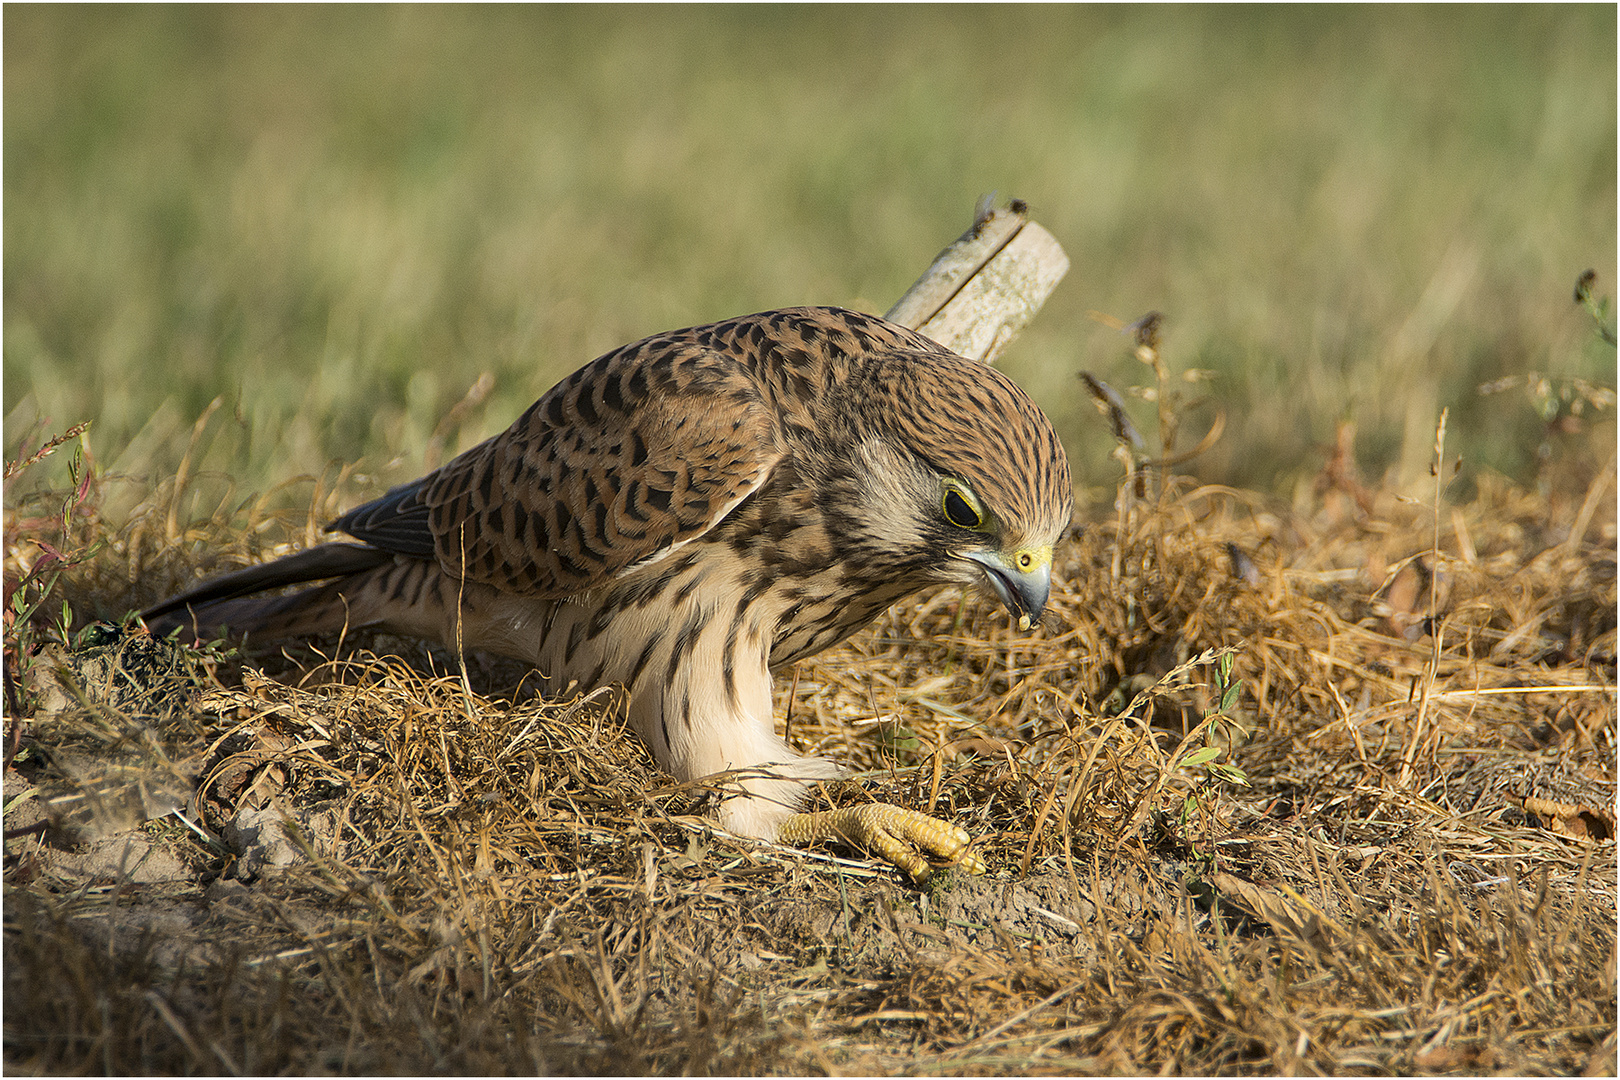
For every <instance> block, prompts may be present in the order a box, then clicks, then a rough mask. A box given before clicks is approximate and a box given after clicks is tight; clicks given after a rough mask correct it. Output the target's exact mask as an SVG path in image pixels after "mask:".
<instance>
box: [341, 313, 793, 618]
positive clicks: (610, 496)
mask: <svg viewBox="0 0 1620 1080" xmlns="http://www.w3.org/2000/svg"><path fill="white" fill-rule="evenodd" d="M784 453H785V450H784V448H783V443H782V438H781V432H780V422H779V420H778V417H777V414H776V411H775V409H774V408H773V407H772V406H771V405H770V403H769V402H768V401H767V400H766V399H765V397H764V395H763V393H762V391H761V388H760V386H759V384H758V381H757V379H756V377H755V375H754V373H753V371H752V370H751V369H750V368H749V367H748V366H747V365H745V364H744V363H742V362H740V361H739V359H738V358H737V357H735V356H731V355H727V354H726V353H724V352H722V351H718V350H715V349H712V348H705V347H703V346H701V345H699V344H698V343H697V342H696V341H695V340H693V339H692V338H691V337H690V336H689V335H688V334H687V333H686V332H677V333H675V334H667V335H660V336H659V337H655V338H650V339H648V340H646V341H643V342H639V343H637V344H636V345H633V346H628V347H626V348H625V349H621V350H619V351H617V352H614V353H609V354H608V355H607V356H604V357H602V358H601V359H599V360H597V361H595V362H593V363H591V364H588V365H586V366H585V367H583V368H581V369H580V370H579V371H577V372H575V373H574V374H573V375H571V376H569V377H568V378H567V379H565V380H564V381H563V382H561V383H559V384H557V385H556V386H555V387H553V388H552V389H551V390H550V391H549V392H547V393H546V395H545V396H544V397H542V398H541V399H540V400H539V401H537V402H536V403H535V404H534V405H533V406H532V407H531V408H530V409H529V410H528V412H526V413H524V414H523V416H522V417H520V418H519V419H518V421H517V422H516V423H514V424H513V425H512V426H511V427H510V428H508V429H507V430H506V431H505V432H503V433H502V434H500V435H497V436H495V437H494V438H493V439H490V440H489V441H487V442H485V443H482V444H480V445H479V446H476V447H474V448H473V449H471V450H469V451H467V452H466V453H465V454H462V455H461V456H460V457H457V458H455V459H454V460H452V461H450V462H448V463H446V464H445V465H444V467H442V468H441V469H439V470H438V471H437V472H435V473H431V474H429V475H428V476H425V477H423V478H422V479H420V480H418V481H416V482H415V483H413V484H409V485H406V486H405V487H401V488H396V489H395V490H393V491H391V492H389V493H388V494H387V495H385V496H383V498H381V499H378V500H376V501H375V502H373V503H368V504H366V505H365V506H362V507H359V508H357V509H355V510H353V511H351V512H350V513H349V514H347V515H345V516H344V517H343V518H341V519H339V521H337V522H336V523H335V524H334V526H333V527H334V528H338V529H342V530H343V531H345V532H348V533H350V534H351V535H354V536H356V537H358V538H359V539H361V540H365V541H366V542H368V543H371V544H374V545H376V546H378V547H383V548H386V549H388V550H391V551H397V552H400V553H402V554H411V555H419V556H424V557H427V556H431V557H434V558H436V559H437V560H438V563H439V565H440V566H441V567H442V568H443V569H444V570H446V571H447V572H449V573H450V574H452V575H455V576H458V577H466V578H467V579H469V580H473V581H481V582H484V583H486V584H489V585H493V586H494V587H496V588H498V589H501V590H502V591H505V592H510V593H515V594H518V595H522V596H533V597H558V596H568V595H571V594H574V593H578V592H581V591H583V590H586V589H590V588H593V587H594V586H596V585H599V584H602V583H603V582H605V581H607V580H608V579H610V578H612V577H614V576H615V575H617V574H619V573H622V572H624V571H625V570H627V569H630V568H633V567H635V566H637V565H640V564H643V563H647V562H651V561H654V560H656V559H659V558H661V557H664V556H666V555H669V554H670V553H671V552H673V551H674V550H675V549H676V548H678V547H679V546H680V545H681V544H683V543H685V542H686V541H688V540H691V539H693V538H695V537H698V536H701V535H702V534H703V533H705V532H707V531H708V530H709V529H710V528H711V527H713V526H714V525H715V523H717V522H718V521H719V520H720V519H721V518H723V517H724V516H725V515H726V514H727V513H729V512H730V511H731V510H732V508H733V507H735V506H736V505H737V504H738V503H740V502H741V501H742V500H743V499H745V498H747V497H748V495H749V494H751V493H752V492H753V491H755V490H756V489H758V488H759V486H760V485H761V484H762V483H764V482H765V479H766V478H767V477H768V476H769V475H770V472H771V470H772V468H774V467H775V465H776V464H777V462H779V461H780V460H781V459H782V457H783V455H784Z"/></svg>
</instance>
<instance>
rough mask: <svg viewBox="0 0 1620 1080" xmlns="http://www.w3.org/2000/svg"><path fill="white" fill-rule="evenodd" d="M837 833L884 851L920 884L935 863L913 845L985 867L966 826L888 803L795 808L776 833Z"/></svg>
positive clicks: (974, 868)
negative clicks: (800, 811)
mask: <svg viewBox="0 0 1620 1080" xmlns="http://www.w3.org/2000/svg"><path fill="white" fill-rule="evenodd" d="M834 838H836V839H840V840H843V841H845V842H847V843H850V844H853V845H855V846H856V847H860V848H865V849H867V850H868V851H871V852H874V853H875V854H878V855H881V856H882V857H883V858H885V859H888V860H889V861H890V862H892V863H894V864H895V865H896V866H898V867H899V868H900V869H902V870H904V871H905V872H906V873H908V874H910V875H911V878H912V880H913V881H916V882H918V883H919V884H920V883H922V882H924V881H927V880H928V876H929V874H930V873H932V872H933V867H931V866H930V865H929V864H928V861H927V860H926V859H924V858H922V857H921V856H919V855H918V854H917V853H916V852H915V851H914V850H912V846H913V845H915V846H916V847H918V848H921V849H922V850H923V851H926V852H928V853H930V854H932V855H936V856H938V857H939V858H941V859H945V860H947V861H949V862H953V863H955V864H956V865H957V866H960V867H961V868H962V869H963V870H966V871H967V872H968V873H970V874H982V873H984V872H985V865H984V860H982V859H980V858H979V856H978V855H977V854H976V853H975V852H974V851H973V846H972V845H973V838H972V837H971V836H969V835H968V834H967V833H966V831H964V830H963V829H960V828H958V827H957V826H955V825H952V824H951V823H950V822H948V821H941V820H939V819H938V818H932V817H929V816H928V815H927V814H923V813H919V812H918V811H916V810H907V809H905V808H904V807H900V806H891V805H890V804H888V803H864V804H862V805H860V806H842V807H839V808H838V809H836V810H822V811H818V812H817V813H813V814H794V815H793V816H792V817H790V818H788V819H787V820H786V821H784V822H783V823H782V826H781V829H780V830H779V831H778V833H777V839H779V840H780V841H781V842H782V843H784V844H806V843H812V842H814V841H817V840H828V839H834Z"/></svg>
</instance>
